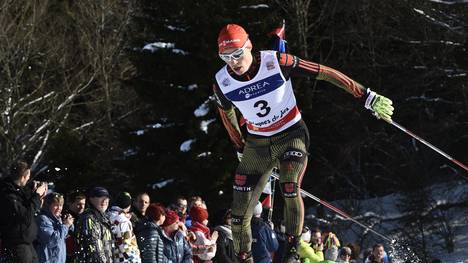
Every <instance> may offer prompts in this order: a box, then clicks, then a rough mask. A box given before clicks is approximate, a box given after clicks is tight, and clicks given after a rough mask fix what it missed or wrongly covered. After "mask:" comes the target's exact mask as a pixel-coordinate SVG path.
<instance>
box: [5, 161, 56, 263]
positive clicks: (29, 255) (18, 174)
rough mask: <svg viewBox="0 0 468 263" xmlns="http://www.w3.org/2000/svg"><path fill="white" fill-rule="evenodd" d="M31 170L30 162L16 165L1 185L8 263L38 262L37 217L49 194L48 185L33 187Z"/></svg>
mask: <svg viewBox="0 0 468 263" xmlns="http://www.w3.org/2000/svg"><path fill="white" fill-rule="evenodd" d="M30 177H31V168H30V167H29V165H28V164H27V163H26V162H23V161H19V162H17V163H15V164H14V165H13V166H12V167H11V169H10V174H9V176H8V177H6V178H5V179H4V180H2V182H1V183H0V203H1V204H2V205H3V207H4V211H3V212H2V213H0V233H1V239H2V245H3V247H4V251H3V252H4V255H5V262H18V263H22V262H28V263H29V262H37V261H38V259H37V255H36V251H35V249H34V247H33V244H32V242H33V241H34V239H35V238H36V236H37V226H36V222H35V220H34V216H35V213H36V212H37V211H38V210H39V209H40V208H41V199H42V198H43V197H44V196H45V194H46V193H47V184H46V183H36V182H31V183H29V179H30Z"/></svg>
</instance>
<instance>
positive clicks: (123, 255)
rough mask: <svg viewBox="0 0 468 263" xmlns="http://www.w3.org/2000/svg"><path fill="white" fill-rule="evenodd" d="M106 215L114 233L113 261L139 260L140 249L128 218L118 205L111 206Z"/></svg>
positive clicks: (134, 262)
mask: <svg viewBox="0 0 468 263" xmlns="http://www.w3.org/2000/svg"><path fill="white" fill-rule="evenodd" d="M107 216H108V218H109V220H110V222H111V231H112V234H114V242H115V243H114V251H113V254H114V262H126V263H139V262H141V258H140V250H139V249H138V244H137V240H136V236H135V234H134V233H133V227H132V222H130V218H128V217H127V216H126V214H125V212H124V211H123V209H121V208H120V207H118V206H113V207H111V208H110V209H109V211H108V213H107Z"/></svg>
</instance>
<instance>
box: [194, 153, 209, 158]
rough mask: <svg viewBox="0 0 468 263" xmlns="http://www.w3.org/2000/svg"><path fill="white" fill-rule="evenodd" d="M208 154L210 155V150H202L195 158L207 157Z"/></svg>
mask: <svg viewBox="0 0 468 263" xmlns="http://www.w3.org/2000/svg"><path fill="white" fill-rule="evenodd" d="M210 155H211V152H202V153H200V154H199V155H197V158H202V157H208V156H210Z"/></svg>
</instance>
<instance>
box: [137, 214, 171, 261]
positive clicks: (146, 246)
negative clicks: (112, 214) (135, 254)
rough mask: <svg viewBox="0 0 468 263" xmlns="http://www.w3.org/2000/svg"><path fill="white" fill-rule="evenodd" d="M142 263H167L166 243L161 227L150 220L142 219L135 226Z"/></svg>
mask: <svg viewBox="0 0 468 263" xmlns="http://www.w3.org/2000/svg"><path fill="white" fill-rule="evenodd" d="M135 234H136V236H137V241H138V247H139V248H140V253H141V262H142V263H163V262H167V260H166V259H165V257H164V243H163V240H162V237H161V236H162V229H161V227H160V226H158V225H157V224H155V223H154V222H151V221H150V220H148V219H142V220H141V221H139V222H138V223H137V224H136V226H135Z"/></svg>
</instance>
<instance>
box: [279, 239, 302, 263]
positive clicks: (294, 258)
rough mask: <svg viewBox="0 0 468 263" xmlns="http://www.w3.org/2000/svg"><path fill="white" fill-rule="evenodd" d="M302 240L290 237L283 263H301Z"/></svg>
mask: <svg viewBox="0 0 468 263" xmlns="http://www.w3.org/2000/svg"><path fill="white" fill-rule="evenodd" d="M300 240H301V239H300V237H294V236H288V238H287V242H288V243H287V244H286V246H285V247H284V249H285V251H284V256H283V261H282V263H301V257H300V256H299V241H300Z"/></svg>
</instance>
